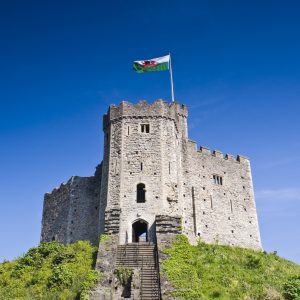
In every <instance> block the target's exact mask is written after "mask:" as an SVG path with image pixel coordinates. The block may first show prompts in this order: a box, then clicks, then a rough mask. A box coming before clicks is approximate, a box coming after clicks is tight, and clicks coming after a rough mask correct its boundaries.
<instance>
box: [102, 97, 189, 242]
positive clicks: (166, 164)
mask: <svg viewBox="0 0 300 300" xmlns="http://www.w3.org/2000/svg"><path fill="white" fill-rule="evenodd" d="M186 118H187V110H186V107H185V106H183V105H180V104H177V103H172V104H169V103H167V102H163V101H162V100H157V101H154V103H153V104H148V103H147V102H146V101H140V102H139V103H138V104H137V105H132V104H130V103H128V102H125V101H124V102H122V103H121V104H120V105H119V106H114V105H111V106H110V108H109V111H108V113H107V114H106V115H105V116H104V120H103V124H104V132H105V145H106V146H105V151H104V152H105V153H107V154H108V155H107V156H106V157H105V159H104V161H103V164H106V165H107V170H108V173H107V174H108V178H107V184H108V187H107V194H106V203H107V205H106V218H105V224H110V223H111V222H110V220H109V218H110V216H111V213H110V212H111V211H112V210H117V209H120V210H121V213H120V220H119V223H120V230H119V232H120V235H119V236H120V241H119V242H120V243H121V244H124V243H126V242H131V238H132V224H133V223H134V222H135V221H137V220H143V221H145V222H146V223H148V229H149V238H150V240H151V241H153V242H154V241H155V240H156V237H155V217H156V215H158V214H162V212H164V213H165V214H169V215H172V216H174V215H176V216H177V215H180V213H181V202H180V199H179V197H178V195H179V194H181V188H182V187H181V173H182V171H181V154H182V151H181V145H182V139H183V138H186V136H187V125H186V124H187V122H186ZM143 124H144V125H145V124H147V126H149V132H143V131H142V127H141V126H142V125H143ZM139 183H143V184H145V190H146V201H145V202H144V203H137V185H138V184H139ZM117 222H118V220H117V219H115V220H114V223H115V224H117Z"/></svg>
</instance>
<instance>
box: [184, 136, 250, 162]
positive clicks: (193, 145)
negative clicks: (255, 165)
mask: <svg viewBox="0 0 300 300" xmlns="http://www.w3.org/2000/svg"><path fill="white" fill-rule="evenodd" d="M188 143H189V147H190V149H193V150H195V151H197V152H198V153H201V154H204V155H209V156H212V157H216V158H220V159H225V160H228V161H232V162H238V163H245V164H246V163H249V158H248V157H246V156H243V155H240V154H238V155H237V156H236V157H234V156H233V155H232V154H228V153H227V154H225V155H224V154H223V153H222V152H221V151H220V150H210V149H209V148H208V147H206V146H200V147H199V149H198V146H197V143H196V142H195V141H192V140H189V141H188Z"/></svg>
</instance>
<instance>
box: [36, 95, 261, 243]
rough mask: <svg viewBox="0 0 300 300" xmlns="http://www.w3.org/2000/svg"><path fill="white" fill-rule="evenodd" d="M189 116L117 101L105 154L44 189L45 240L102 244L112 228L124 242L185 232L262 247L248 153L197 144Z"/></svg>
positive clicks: (169, 107)
mask: <svg viewBox="0 0 300 300" xmlns="http://www.w3.org/2000/svg"><path fill="white" fill-rule="evenodd" d="M187 116H188V111H187V108H186V106H184V105H181V104H178V103H171V104H169V103H167V102H163V101H162V100H157V101H154V102H153V103H152V104H148V103H147V102H146V101H140V102H139V103H138V104H136V105H133V104H131V103H128V102H122V103H121V104H120V105H118V106H115V105H111V106H110V107H109V109H108V112H107V113H106V114H105V115H104V117H103V131H104V157H103V161H102V162H101V164H100V165H99V166H97V168H96V172H95V174H94V175H93V176H91V177H79V176H73V177H71V179H70V180H69V181H68V182H67V183H64V184H61V186H60V187H58V188H55V189H54V190H53V191H52V192H51V193H46V194H45V199H44V209H43V220H42V234H41V240H42V241H52V240H55V241H59V242H62V243H72V242H75V241H77V240H90V241H91V242H92V243H93V244H97V243H98V241H99V236H100V235H101V234H103V233H106V234H109V235H111V236H113V237H114V238H115V241H116V243H117V244H118V245H126V244H130V243H137V242H145V241H149V242H152V243H153V244H159V243H163V242H166V241H167V240H168V239H169V237H171V236H173V235H176V234H178V233H183V234H185V235H186V236H187V237H188V238H189V240H190V242H191V243H196V242H197V240H198V239H199V238H201V239H202V240H203V241H205V242H207V243H220V244H226V245H235V246H242V247H247V248H253V249H261V241H260V234H259V227H258V221H257V214H256V207H255V200H254V193H253V185H252V178H251V169H250V163H249V160H248V159H247V158H246V157H244V156H241V155H238V156H237V157H236V158H235V157H233V156H232V155H230V154H226V155H225V156H224V155H223V154H222V153H221V152H220V151H217V150H215V151H210V150H209V149H208V148H206V147H200V148H198V147H197V144H196V143H195V142H194V141H191V140H189V139H188V126H187Z"/></svg>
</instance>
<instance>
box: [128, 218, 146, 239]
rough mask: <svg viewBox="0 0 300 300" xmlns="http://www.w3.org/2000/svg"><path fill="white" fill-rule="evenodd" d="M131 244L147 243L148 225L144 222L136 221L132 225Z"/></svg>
mask: <svg viewBox="0 0 300 300" xmlns="http://www.w3.org/2000/svg"><path fill="white" fill-rule="evenodd" d="M132 242H133V243H139V242H148V223H147V222H146V221H144V220H137V221H136V222H134V223H133V224H132Z"/></svg>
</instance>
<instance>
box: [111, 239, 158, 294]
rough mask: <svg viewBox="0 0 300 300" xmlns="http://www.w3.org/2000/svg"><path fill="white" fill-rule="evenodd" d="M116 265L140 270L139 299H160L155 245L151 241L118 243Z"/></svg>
mask: <svg viewBox="0 0 300 300" xmlns="http://www.w3.org/2000/svg"><path fill="white" fill-rule="evenodd" d="M116 267H130V268H135V269H139V270H140V299H141V300H160V299H161V297H160V286H159V272H158V260H157V250H156V246H155V245H154V244H151V243H148V242H147V243H146V242H144V243H132V244H127V245H119V246H118V249H117V260H116Z"/></svg>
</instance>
